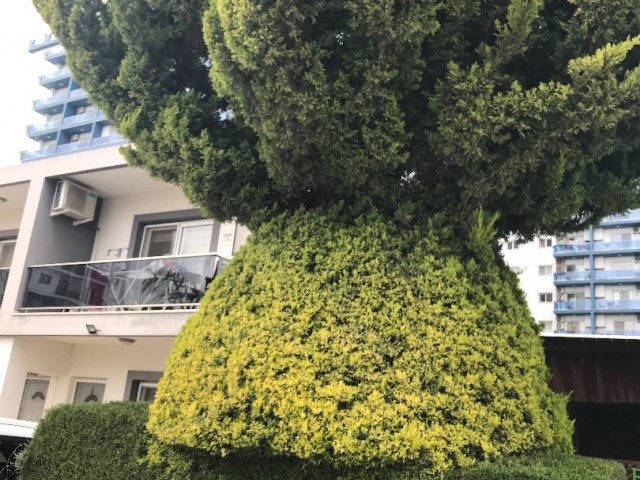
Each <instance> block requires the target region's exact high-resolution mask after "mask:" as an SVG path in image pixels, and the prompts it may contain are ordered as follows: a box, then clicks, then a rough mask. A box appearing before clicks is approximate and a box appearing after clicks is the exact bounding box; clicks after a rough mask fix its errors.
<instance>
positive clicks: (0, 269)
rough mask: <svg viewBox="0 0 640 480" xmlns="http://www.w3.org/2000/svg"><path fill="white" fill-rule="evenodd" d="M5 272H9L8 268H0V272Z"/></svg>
mask: <svg viewBox="0 0 640 480" xmlns="http://www.w3.org/2000/svg"><path fill="white" fill-rule="evenodd" d="M4 270H6V271H7V272H8V271H9V270H11V269H10V268H9V267H0V272H2V271H4Z"/></svg>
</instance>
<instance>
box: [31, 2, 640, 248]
mask: <svg viewBox="0 0 640 480" xmlns="http://www.w3.org/2000/svg"><path fill="white" fill-rule="evenodd" d="M34 3H35V4H36V6H37V7H38V9H39V11H40V12H41V13H42V15H43V17H44V18H45V20H46V21H47V22H48V23H49V24H50V25H51V27H52V29H53V30H54V32H55V34H56V35H57V36H58V37H59V38H60V39H61V40H62V42H63V44H64V45H65V47H66V48H67V52H68V58H69V62H70V66H71V68H72V71H73V73H74V76H75V77H76V78H77V79H78V80H79V81H80V83H81V84H82V85H83V86H84V87H85V88H86V89H87V90H88V91H89V92H90V93H91V95H92V98H93V100H95V101H96V102H97V103H98V104H99V105H100V106H101V107H103V108H104V109H105V110H106V112H107V114H108V116H109V117H110V118H111V119H112V120H113V121H114V122H115V124H116V125H117V126H118V128H119V129H120V130H121V131H122V132H123V133H124V134H125V135H126V136H128V137H129V138H130V139H131V140H132V141H133V142H134V143H135V144H136V148H135V150H129V151H128V153H127V156H128V158H129V160H130V161H131V162H132V163H134V164H135V165H141V166H144V167H145V168H147V169H148V170H150V171H151V172H152V173H154V174H156V175H159V176H161V177H162V178H163V179H165V180H168V181H174V182H178V183H180V184H181V185H182V187H183V188H184V190H185V192H186V193H187V195H188V196H189V197H190V198H191V199H192V200H193V201H194V202H195V203H197V204H199V205H201V206H203V207H205V209H207V210H208V211H209V213H211V214H212V215H214V216H216V217H218V218H221V219H229V218H231V217H236V218H238V219H239V220H240V221H241V222H243V223H247V224H248V225H250V226H251V227H253V228H255V227H256V226H257V225H258V224H260V223H262V222H263V221H265V220H268V219H269V218H272V217H273V216H276V215H278V214H280V213H282V212H291V211H294V210H295V209H297V208H299V207H301V206H302V207H305V208H307V209H320V210H321V211H326V210H327V209H330V208H331V206H333V205H335V204H337V203H342V204H343V205H345V206H346V208H347V211H348V212H349V215H351V216H352V217H355V216H357V215H359V214H361V213H362V212H367V211H371V210H376V211H378V212H379V213H381V214H382V215H384V216H385V217H386V218H395V219H396V220H399V221H401V222H404V223H405V224H415V223H425V222H426V221H427V220H428V218H430V217H431V216H432V215H433V214H435V213H438V212H442V213H444V214H445V215H446V216H447V217H448V223H449V224H450V225H453V226H454V227H456V229H458V230H461V231H462V232H467V231H468V230H469V229H470V228H471V227H470V225H469V224H468V223H467V220H468V219H469V218H470V217H471V214H472V213H473V212H474V211H475V210H476V209H478V208H481V209H483V210H484V211H487V212H490V213H493V212H497V213H500V217H499V219H498V220H497V224H496V226H497V230H498V233H499V235H504V234H505V233H507V232H509V231H515V232H519V233H521V234H523V235H524V236H530V235H532V234H533V233H535V232H538V231H542V232H556V231H564V230H569V229H575V228H578V227H579V226H582V225H585V224H587V223H589V222H593V221H595V220H597V219H599V218H600V217H602V216H603V215H607V214H609V213H612V212H618V211H622V210H625V209H626V208H629V207H632V206H635V205H637V200H638V188H637V186H638V185H637V181H636V178H637V177H638V173H639V170H638V165H639V161H640V156H639V147H640V143H639V142H640V140H639V139H640V121H638V120H639V116H640V101H639V100H640V70H638V63H639V61H640V47H639V46H638V43H639V40H638V37H637V35H638V34H640V21H639V12H640V9H639V8H638V5H637V0H615V1H608V2H604V1H602V2H595V1H592V0H550V1H542V0H501V1H494V2H487V1H483V0H445V1H440V0H411V1H404V2H397V1H393V0H359V1H357V2H345V1H339V0H316V1H313V2H300V1H297V0H282V1H278V2H275V1H272V0H269V1H262V2H250V1H247V0H210V1H209V2H207V1H206V0H188V1H187V0H166V1H165V0H163V1H160V0H109V1H102V0H34ZM203 32H204V34H203ZM229 112H232V114H231V115H229Z"/></svg>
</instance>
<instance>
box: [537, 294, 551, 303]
mask: <svg viewBox="0 0 640 480" xmlns="http://www.w3.org/2000/svg"><path fill="white" fill-rule="evenodd" d="M538 300H539V301H540V302H542V303H549V302H553V294H552V293H547V292H545V293H539V294H538Z"/></svg>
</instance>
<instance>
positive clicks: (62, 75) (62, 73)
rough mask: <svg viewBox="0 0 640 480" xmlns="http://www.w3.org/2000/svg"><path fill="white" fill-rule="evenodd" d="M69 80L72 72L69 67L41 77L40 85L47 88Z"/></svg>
mask: <svg viewBox="0 0 640 480" xmlns="http://www.w3.org/2000/svg"><path fill="white" fill-rule="evenodd" d="M67 78H71V71H70V70H69V68H68V67H62V68H61V69H59V70H56V71H55V72H52V73H47V74H46V75H41V76H40V85H42V86H47V85H50V84H52V83H55V82H58V81H60V80H64V79H67Z"/></svg>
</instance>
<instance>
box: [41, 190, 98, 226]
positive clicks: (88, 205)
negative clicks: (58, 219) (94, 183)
mask: <svg viewBox="0 0 640 480" xmlns="http://www.w3.org/2000/svg"><path fill="white" fill-rule="evenodd" d="M97 201H98V195H97V194H96V192H92V191H91V190H89V189H88V188H85V187H83V186H81V185H78V184H76V183H73V182H71V181H69V180H61V181H59V182H58V185H57V186H56V193H55V195H54V198H53V207H52V208H51V216H52V217H55V216H58V215H66V216H67V217H71V218H73V219H74V220H75V222H73V225H74V226H76V225H80V224H82V223H87V222H91V221H92V220H93V216H94V214H95V211H96V203H97Z"/></svg>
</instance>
